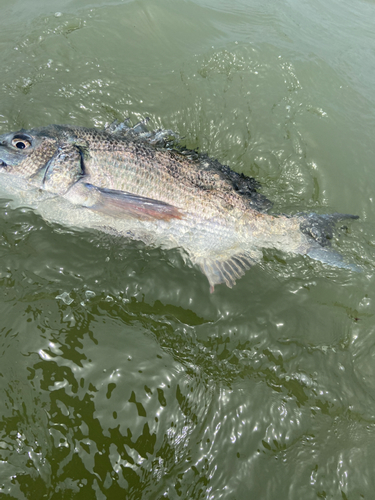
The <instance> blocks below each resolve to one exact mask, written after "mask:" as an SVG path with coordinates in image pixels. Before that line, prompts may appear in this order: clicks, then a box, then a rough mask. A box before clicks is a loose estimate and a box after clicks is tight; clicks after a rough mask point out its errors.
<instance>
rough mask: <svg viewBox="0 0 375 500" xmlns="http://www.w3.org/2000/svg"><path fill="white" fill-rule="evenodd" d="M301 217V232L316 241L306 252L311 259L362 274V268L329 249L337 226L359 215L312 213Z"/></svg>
mask: <svg viewBox="0 0 375 500" xmlns="http://www.w3.org/2000/svg"><path fill="white" fill-rule="evenodd" d="M301 216H302V221H301V224H300V229H301V231H302V232H303V233H304V234H306V235H307V236H310V237H311V238H312V239H313V240H314V241H313V242H311V243H312V244H311V247H310V248H309V249H308V251H307V252H306V254H307V255H308V256H309V257H311V258H312V259H314V260H319V261H320V262H323V263H324V264H328V265H330V266H334V267H340V268H343V269H349V270H351V271H355V272H361V268H360V267H358V266H357V265H356V264H349V263H347V262H345V261H344V258H343V257H342V255H340V254H339V253H338V252H336V251H335V250H332V249H331V248H329V247H330V245H331V240H332V238H333V233H334V231H335V227H336V224H337V223H338V222H340V221H343V220H348V219H358V218H359V217H358V216H357V215H350V214H339V213H333V214H323V215H319V214H314V213H311V214H301Z"/></svg>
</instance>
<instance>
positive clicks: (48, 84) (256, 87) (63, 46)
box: [0, 0, 375, 500]
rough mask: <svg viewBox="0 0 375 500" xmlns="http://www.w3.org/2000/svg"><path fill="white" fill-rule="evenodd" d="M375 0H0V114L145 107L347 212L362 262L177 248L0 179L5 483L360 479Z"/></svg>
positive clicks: (63, 487)
mask: <svg viewBox="0 0 375 500" xmlns="http://www.w3.org/2000/svg"><path fill="white" fill-rule="evenodd" d="M374 10H375V5H374V3H373V2H371V1H365V0H355V2H354V3H353V2H349V1H346V0H345V1H344V2H338V1H332V2H330V3H329V4H327V3H324V2H322V1H312V0H306V1H303V2H296V1H295V0H290V1H285V2H276V1H270V2H266V3H264V2H260V1H251V2H247V1H246V2H245V1H241V0H235V1H233V2H229V1H228V0H220V1H217V0H215V1H213V0H197V1H183V0H174V1H172V0H161V1H158V2H152V1H151V0H140V1H111V2H102V1H97V2H95V1H94V0H93V1H86V0H70V1H69V0H59V1H56V0H48V2H47V1H39V2H37V5H35V3H34V2H32V3H31V2H29V3H28V2H24V1H21V0H18V1H12V2H11V1H10V0H5V1H4V2H3V5H2V17H1V20H0V25H1V30H0V43H1V49H2V51H1V53H2V69H1V75H2V80H1V86H0V128H1V131H0V132H1V133H4V132H6V131H8V130H16V129H19V128H21V127H24V128H30V127H36V126H42V125H47V124H49V123H70V124H72V125H82V126H96V127H103V126H105V125H107V124H109V123H111V122H112V121H113V120H115V119H122V118H124V117H130V118H131V120H132V121H133V123H136V122H137V121H138V120H140V119H143V118H144V117H146V116H148V117H150V122H149V124H150V127H151V128H158V127H162V128H166V129H172V130H175V131H177V132H178V133H179V134H180V135H181V137H183V138H184V141H185V144H186V145H187V146H189V147H191V148H199V149H200V150H201V151H206V152H207V153H209V154H210V155H211V156H213V157H216V158H218V159H219V160H220V161H221V162H223V163H225V164H228V165H230V166H231V167H232V168H234V169H235V170H236V171H238V172H243V173H245V174H247V175H251V176H254V177H256V178H257V179H258V180H259V181H260V182H261V183H262V192H263V193H264V194H265V195H266V196H267V197H269V198H270V199H272V200H273V202H274V208H273V210H274V211H275V212H283V213H291V214H292V213H296V212H299V211H316V212H319V213H325V212H327V213H330V212H334V211H337V212H343V213H352V214H358V215H359V216H360V220H359V221H356V222H353V223H350V225H348V226H347V227H344V228H341V229H340V230H339V231H338V233H337V234H336V237H335V239H334V241H333V243H332V244H333V246H334V247H335V248H336V249H337V250H339V251H340V252H341V253H342V254H343V255H344V256H345V258H346V259H347V260H348V261H351V262H355V263H356V264H358V265H359V266H361V267H362V269H363V272H362V273H361V274H355V273H351V272H349V271H347V270H342V269H333V268H329V267H327V266H325V265H323V264H320V263H319V262H315V261H311V260H309V259H308V258H304V257H298V256H290V255H287V254H283V253H281V252H273V251H267V252H265V253H264V256H263V261H262V262H261V263H260V264H259V265H257V266H254V267H253V268H252V269H251V270H250V271H249V272H247V273H246V275H245V276H244V277H243V278H242V279H241V280H240V281H239V282H238V284H237V285H236V287H235V288H233V289H232V290H229V289H227V288H226V287H224V286H220V287H217V289H216V290H215V293H214V294H210V293H209V286H208V283H207V280H206V278H205V277H204V276H203V275H202V274H201V273H200V271H199V270H198V269H196V268H193V267H191V266H188V265H186V264H185V263H184V259H183V256H182V255H181V254H180V252H179V251H177V250H175V251H169V252H166V251H163V250H161V249H158V248H148V247H145V246H144V245H142V244H140V243H137V242H132V241H126V240H123V239H120V238H116V237H112V236H108V235H105V234H101V233H96V232H94V231H83V232H78V231H75V230H74V229H72V228H66V227H63V226H59V225H58V224H51V223H48V222H47V221H44V220H43V219H42V218H41V217H40V216H39V215H38V214H36V213H34V212H33V211H32V210H30V209H28V208H27V207H21V206H14V204H11V203H10V201H9V196H8V197H7V195H6V193H4V192H3V191H1V199H0V258H1V265H0V318H1V322H0V356H1V364H0V392H1V397H0V497H1V498H10V499H13V498H14V499H17V500H18V499H33V500H36V499H43V498H48V499H52V500H59V499H61V500H62V499H68V498H69V499H80V498H96V499H118V498H129V499H134V500H135V499H152V500H157V499H162V498H169V499H177V498H184V499H212V500H218V499H225V500H234V499H236V500H242V499H244V500H247V499H249V498H251V499H252V498H254V499H260V498H261V499H264V500H265V499H267V500H273V499H275V500H276V499H277V500H280V499H288V500H289V499H296V500H297V499H298V500H299V499H301V498H303V499H304V500H305V499H306V500H309V499H319V498H320V499H322V498H323V499H358V498H366V499H371V498H373V491H374V489H375V484H374V483H375V481H374V474H373V469H374V464H375V452H374V449H375V448H374V440H375V435H374V434H375V400H374V394H375V392H374V391H375V384H374V380H375V371H374V366H375V364H374V356H375V328H374V317H373V313H374V312H373V311H374V310H373V307H374V304H373V301H374V296H375V283H374V277H373V269H374V257H373V253H374V246H375V225H374V209H373V204H374V199H373V196H374V195H373V193H374V190H375V175H374V171H373V158H374V146H373V144H374V141H373V130H374V125H375V113H374V104H375V102H374V101H375V98H374V93H373V85H374V78H375V74H374V68H375V61H374V59H375V55H374V54H375V50H374V49H375V34H374V30H373V19H374V15H375V12H374Z"/></svg>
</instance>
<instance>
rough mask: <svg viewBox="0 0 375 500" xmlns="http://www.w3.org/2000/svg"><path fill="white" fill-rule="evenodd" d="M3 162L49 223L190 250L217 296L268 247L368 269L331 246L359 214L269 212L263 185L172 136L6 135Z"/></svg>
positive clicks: (116, 132) (138, 130) (118, 130)
mask: <svg viewBox="0 0 375 500" xmlns="http://www.w3.org/2000/svg"><path fill="white" fill-rule="evenodd" d="M171 135H172V138H171ZM0 160H1V166H0V168H1V173H2V174H4V175H5V176H6V178H7V182H8V185H9V186H11V184H12V182H13V183H14V185H16V184H17V182H16V181H17V179H18V180H19V179H20V178H22V179H24V180H25V184H24V187H23V189H22V191H23V197H24V199H27V200H28V203H29V204H30V206H32V207H33V208H35V209H37V210H39V211H40V212H41V213H42V214H43V216H45V217H46V218H49V219H51V220H57V221H58V222H59V221H60V220H61V221H63V223H66V224H69V225H71V226H75V227H79V228H85V227H88V228H89V227H91V228H95V229H99V230H102V231H110V232H116V233H118V234H120V235H123V236H127V237H132V238H134V239H138V240H142V241H144V242H145V243H146V244H152V245H159V246H161V247H163V248H175V247H177V248H181V249H182V250H184V255H186V256H187V257H188V258H189V259H190V261H191V262H192V263H193V265H197V266H199V267H200V269H201V270H202V271H203V273H204V274H205V275H206V276H207V278H208V281H209V284H210V289H211V291H213V289H214V287H215V286H216V285H218V284H220V283H225V284H226V285H228V286H229V287H232V286H233V285H234V284H235V282H236V280H237V279H238V278H240V277H241V276H243V274H244V273H245V272H246V270H247V269H248V268H249V267H250V266H251V265H253V264H255V263H256V262H258V261H259V260H261V258H262V250H263V249H264V248H273V249H276V250H281V251H284V252H289V253H297V254H302V255H309V256H311V257H312V258H313V259H317V260H321V261H322V262H325V263H328V264H329V265H334V266H338V267H342V268H346V269H350V270H359V268H358V267H357V266H355V265H354V264H350V263H346V262H345V261H344V260H343V258H342V256H341V255H340V254H338V253H337V252H335V251H334V250H332V249H330V248H327V246H329V239H330V238H331V236H332V228H333V225H334V224H335V223H336V222H337V221H339V220H342V219H351V218H356V217H355V216H351V215H348V214H330V215H321V216H320V215H317V214H297V215H296V216H294V217H289V216H285V215H272V214H269V213H268V211H269V209H270V206H271V203H270V202H269V201H268V200H267V199H266V198H265V197H264V196H262V195H261V194H260V193H259V192H258V191H257V189H258V187H259V184H258V183H257V182H256V181H255V180H254V179H252V178H250V177H246V176H244V175H242V174H238V173H236V172H234V171H233V170H231V169H230V168H229V167H227V166H225V165H222V164H221V163H219V162H218V161H217V160H214V159H211V158H209V157H208V156H206V155H200V154H198V153H197V152H195V151H189V150H186V149H184V148H182V147H180V146H179V145H178V143H177V142H176V141H175V139H173V134H171V133H170V132H168V131H164V132H163V131H160V130H159V131H156V132H148V131H147V130H146V129H145V127H144V126H136V127H134V128H129V127H127V126H126V125H125V124H122V125H121V124H119V125H116V126H113V127H111V128H110V129H108V130H96V129H88V128H83V127H70V126H61V125H50V126H48V127H42V128H38V129H32V130H29V131H25V130H21V131H18V132H15V133H9V134H4V135H2V136H0ZM13 191H14V190H13ZM41 192H44V193H46V196H45V197H44V198H43V197H42V196H41V194H40V193H41Z"/></svg>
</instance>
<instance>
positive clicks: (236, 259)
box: [198, 252, 260, 293]
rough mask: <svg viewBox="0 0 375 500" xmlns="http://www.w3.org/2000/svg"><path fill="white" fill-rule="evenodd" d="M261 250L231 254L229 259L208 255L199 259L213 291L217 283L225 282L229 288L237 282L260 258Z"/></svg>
mask: <svg viewBox="0 0 375 500" xmlns="http://www.w3.org/2000/svg"><path fill="white" fill-rule="evenodd" d="M259 257H260V252H259V254H258V253H255V252H254V253H249V252H241V253H238V254H234V255H231V256H230V257H228V258H227V259H220V258H216V259H215V257H212V258H210V257H206V258H203V259H200V260H199V261H198V264H199V267H200V268H201V270H202V272H203V273H204V274H205V275H206V276H207V279H208V282H209V284H210V291H211V293H212V292H213V291H214V288H215V285H219V284H221V283H225V284H226V285H227V286H228V287H229V288H232V287H233V286H234V285H235V284H236V280H237V279H239V278H241V277H242V276H243V275H244V274H245V272H246V271H247V270H248V269H250V267H251V266H252V265H253V264H255V262H256V261H257V260H258V259H259Z"/></svg>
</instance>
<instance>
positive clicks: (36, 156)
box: [0, 127, 59, 178]
mask: <svg viewBox="0 0 375 500" xmlns="http://www.w3.org/2000/svg"><path fill="white" fill-rule="evenodd" d="M58 147H59V139H58V137H57V136H54V135H53V133H51V130H50V129H49V128H48V127H46V128H41V129H33V130H30V131H27V130H23V129H22V130H19V131H18V132H11V133H7V134H3V135H0V173H7V174H8V173H9V174H12V175H17V176H21V177H25V178H32V177H33V176H35V175H36V174H38V172H40V171H43V169H45V168H46V167H47V165H48V162H50V160H51V159H52V157H53V156H54V155H55V154H56V151H57V149H58Z"/></svg>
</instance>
